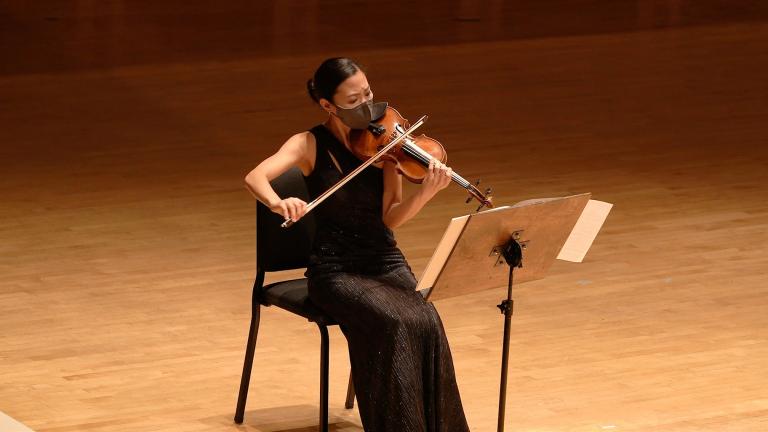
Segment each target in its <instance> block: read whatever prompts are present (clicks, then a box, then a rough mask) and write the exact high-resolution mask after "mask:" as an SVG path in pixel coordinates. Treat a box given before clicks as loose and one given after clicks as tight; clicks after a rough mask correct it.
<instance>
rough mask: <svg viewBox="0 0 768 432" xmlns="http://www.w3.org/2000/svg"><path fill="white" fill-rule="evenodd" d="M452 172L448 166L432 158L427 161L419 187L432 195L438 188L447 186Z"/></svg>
mask: <svg viewBox="0 0 768 432" xmlns="http://www.w3.org/2000/svg"><path fill="white" fill-rule="evenodd" d="M452 174H453V170H452V169H451V168H450V167H448V166H446V165H445V164H444V163H442V162H440V161H437V160H435V159H432V160H430V161H429V167H428V168H427V175H426V176H424V181H422V182H421V187H422V188H423V189H424V192H426V193H428V194H429V195H430V196H433V195H435V194H436V193H437V192H439V191H440V190H442V189H445V188H446V187H448V184H449V183H450V182H451V175H452Z"/></svg>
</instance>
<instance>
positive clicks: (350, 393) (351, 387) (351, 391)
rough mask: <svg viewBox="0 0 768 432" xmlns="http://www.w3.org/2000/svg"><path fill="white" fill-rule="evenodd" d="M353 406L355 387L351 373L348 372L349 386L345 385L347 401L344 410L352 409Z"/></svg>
mask: <svg viewBox="0 0 768 432" xmlns="http://www.w3.org/2000/svg"><path fill="white" fill-rule="evenodd" d="M354 406H355V386H354V384H353V383H352V371H349V384H347V401H346V402H344V408H346V409H352V408H353V407H354Z"/></svg>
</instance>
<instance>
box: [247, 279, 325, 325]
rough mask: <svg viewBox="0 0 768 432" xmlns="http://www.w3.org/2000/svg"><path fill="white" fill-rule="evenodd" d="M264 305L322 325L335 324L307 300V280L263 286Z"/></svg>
mask: <svg viewBox="0 0 768 432" xmlns="http://www.w3.org/2000/svg"><path fill="white" fill-rule="evenodd" d="M261 294H262V299H263V301H264V303H265V304H266V305H274V306H277V307H279V308H281V309H285V310H287V311H289V312H292V313H295V314H297V315H301V316H303V317H304V318H306V319H308V320H310V321H313V322H316V323H318V324H322V325H336V322H335V321H334V320H333V319H331V317H329V316H328V315H326V314H325V313H324V312H323V311H321V310H320V308H318V307H317V306H315V305H314V304H312V301H310V300H309V290H308V287H307V279H306V278H302V279H291V280H287V281H282V282H275V283H271V284H269V285H265V286H264V287H263V288H262V291H261Z"/></svg>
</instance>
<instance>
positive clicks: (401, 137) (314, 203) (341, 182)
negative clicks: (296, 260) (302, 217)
mask: <svg viewBox="0 0 768 432" xmlns="http://www.w3.org/2000/svg"><path fill="white" fill-rule="evenodd" d="M426 121H427V116H426V115H423V116H421V118H420V119H418V120H417V121H416V123H414V124H413V125H411V127H409V128H408V129H406V130H405V132H403V133H402V134H400V135H399V136H398V137H397V138H395V139H393V140H392V141H390V142H389V144H387V145H385V146H384V147H382V149H381V150H379V151H378V152H377V153H376V154H375V155H373V156H371V157H370V158H368V160H366V161H365V162H363V163H362V164H361V165H360V166H358V167H357V168H355V169H354V170H352V172H350V173H349V174H347V175H346V176H344V178H343V179H341V180H339V181H338V182H337V183H336V184H335V185H333V186H331V188H330V189H328V190H327V191H325V192H323V193H322V194H320V195H319V196H318V197H317V198H315V199H313V200H312V201H311V202H310V203H309V204H307V211H306V212H304V214H307V213H309V212H310V211H312V209H314V208H315V207H317V206H318V205H320V203H321V202H323V201H325V200H326V199H327V198H328V197H329V196H331V195H333V193H334V192H336V191H337V190H339V189H340V188H341V187H342V186H344V185H345V184H347V182H349V181H350V180H352V179H353V178H354V177H355V176H357V175H358V174H360V172H362V171H363V170H364V169H366V168H367V167H368V166H370V165H371V164H373V163H374V162H376V160H378V159H379V157H381V155H383V154H385V153H386V152H388V151H389V150H390V149H391V148H392V147H394V146H396V145H397V144H398V143H399V142H400V141H402V140H404V139H406V138H408V137H409V136H410V134H411V132H413V131H415V130H416V129H417V128H418V127H419V126H421V125H423V124H424V122H426ZM293 223H294V222H293V220H292V219H290V218H289V219H286V220H285V222H283V223H282V224H280V226H281V227H283V228H288V227H290V226H291V225H293Z"/></svg>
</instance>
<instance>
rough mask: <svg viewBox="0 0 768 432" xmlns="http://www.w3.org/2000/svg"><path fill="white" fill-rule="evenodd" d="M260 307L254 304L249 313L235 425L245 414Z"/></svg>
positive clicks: (239, 422) (240, 421)
mask: <svg viewBox="0 0 768 432" xmlns="http://www.w3.org/2000/svg"><path fill="white" fill-rule="evenodd" d="M260 307H261V306H260V305H259V304H258V303H256V302H254V305H253V310H252V312H251V328H250V330H249V331H248V342H247V344H246V346H245V362H244V363H243V375H242V376H241V377H240V394H239V395H238V396H237V409H236V410H235V423H237V424H241V423H243V415H244V414H245V400H246V399H247V398H248V385H249V384H250V382H251V369H253V353H254V351H255V350H256V337H257V336H258V334H259V319H260V315H261V311H260Z"/></svg>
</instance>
